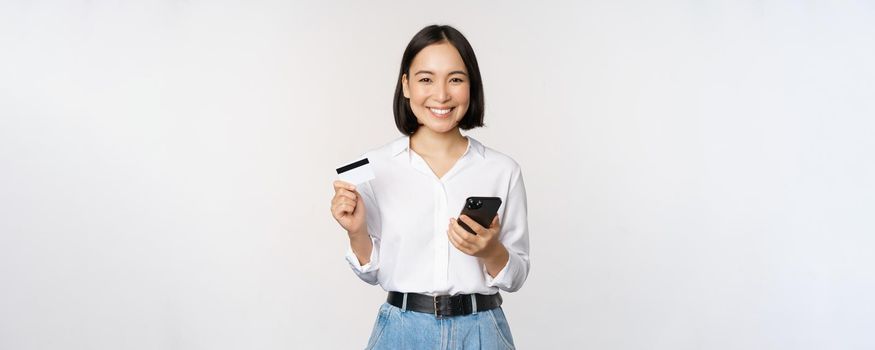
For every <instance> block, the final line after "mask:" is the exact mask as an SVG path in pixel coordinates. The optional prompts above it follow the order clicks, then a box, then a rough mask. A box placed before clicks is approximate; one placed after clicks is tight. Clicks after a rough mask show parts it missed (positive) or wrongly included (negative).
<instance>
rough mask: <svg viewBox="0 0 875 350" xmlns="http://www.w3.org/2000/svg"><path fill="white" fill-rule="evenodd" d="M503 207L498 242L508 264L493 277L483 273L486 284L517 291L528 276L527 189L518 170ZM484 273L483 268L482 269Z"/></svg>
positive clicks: (504, 289)
mask: <svg viewBox="0 0 875 350" xmlns="http://www.w3.org/2000/svg"><path fill="white" fill-rule="evenodd" d="M514 175H515V176H514V177H513V178H515V179H513V180H512V181H511V186H510V191H508V194H507V198H506V201H505V206H504V216H503V218H502V219H503V222H502V223H501V233H499V237H498V240H499V241H500V242H501V243H502V244H504V247H505V248H506V249H507V252H508V255H509V257H508V260H507V264H506V265H505V266H504V268H502V269H501V271H499V272H498V274H497V275H495V278H492V277H491V276H489V274H488V273H487V274H486V284H487V285H488V286H490V287H498V288H499V289H501V290H503V291H506V292H516V291H517V290H519V289H520V287H522V286H523V283H524V282H525V281H526V277H528V275H529V266H530V263H529V224H528V218H527V209H526V188H525V184H524V183H523V176H522V172H521V171H520V170H519V168H517V170H516V172H515V174H514ZM483 268H484V270H485V269H486V267H485V266H484V267H483Z"/></svg>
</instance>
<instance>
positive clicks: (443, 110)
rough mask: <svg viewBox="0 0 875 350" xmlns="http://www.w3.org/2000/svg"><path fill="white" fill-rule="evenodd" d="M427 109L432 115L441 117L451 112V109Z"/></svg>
mask: <svg viewBox="0 0 875 350" xmlns="http://www.w3.org/2000/svg"><path fill="white" fill-rule="evenodd" d="M429 109H430V110H431V111H432V113H434V114H441V115H443V114H447V113H450V110H452V108H450V109H437V108H429Z"/></svg>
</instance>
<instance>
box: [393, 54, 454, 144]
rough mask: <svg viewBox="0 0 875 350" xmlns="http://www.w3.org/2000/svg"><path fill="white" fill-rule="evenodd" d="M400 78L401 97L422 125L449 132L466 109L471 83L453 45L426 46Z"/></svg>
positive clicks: (440, 131)
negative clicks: (402, 93) (408, 102)
mask: <svg viewBox="0 0 875 350" xmlns="http://www.w3.org/2000/svg"><path fill="white" fill-rule="evenodd" d="M409 74H410V76H409V77H408V75H407V74H404V75H403V76H402V77H401V80H402V88H403V90H404V97H407V98H408V99H410V109H411V110H413V114H414V115H415V116H416V119H417V120H418V121H419V123H420V124H422V125H423V126H424V127H426V128H428V129H429V130H431V131H434V132H437V133H445V132H448V131H452V130H454V129H455V128H456V126H457V125H458V124H459V121H461V120H462V117H464V116H465V112H467V111H468V102H469V99H470V92H471V87H470V86H471V85H470V83H469V81H468V71H467V70H466V69H465V62H464V61H462V56H461V55H459V51H458V50H456V48H455V47H453V45H451V44H450V43H448V42H442V43H437V44H432V45H429V46H426V47H425V48H424V49H422V51H419V53H418V54H416V57H414V58H413V62H411V64H410V71H409Z"/></svg>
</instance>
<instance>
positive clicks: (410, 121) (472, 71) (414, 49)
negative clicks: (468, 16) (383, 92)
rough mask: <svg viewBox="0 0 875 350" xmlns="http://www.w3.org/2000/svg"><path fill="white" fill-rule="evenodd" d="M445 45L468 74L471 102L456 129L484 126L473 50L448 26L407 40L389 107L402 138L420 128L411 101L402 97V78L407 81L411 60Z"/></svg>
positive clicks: (480, 84)
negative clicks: (437, 45) (457, 55)
mask: <svg viewBox="0 0 875 350" xmlns="http://www.w3.org/2000/svg"><path fill="white" fill-rule="evenodd" d="M444 41H446V42H448V43H450V45H453V46H454V47H455V48H456V50H458V51H459V55H460V56H462V61H464V62H465V69H466V70H467V71H468V82H469V84H468V86H469V87H470V89H471V90H470V96H471V97H470V100H469V105H468V111H467V112H466V113H465V116H464V117H462V120H460V121H459V128H461V129H462V130H470V129H473V128H476V127H479V126H483V112H484V109H485V104H484V100H483V80H482V79H481V78H480V66H478V65H477V57H476V56H474V49H473V48H471V44H469V43H468V39H465V36H464V35H462V33H460V32H459V31H458V30H456V28H453V27H450V26H447V25H430V26H428V27H425V28H422V30H420V31H419V33H416V35H414V36H413V39H410V43H409V44H407V49H405V50H404V56H403V57H402V58H401V69H400V71H399V72H398V85H397V87H396V88H395V100H394V103H393V104H392V106H393V112H394V113H395V126H397V127H398V130H399V131H401V133H402V134H404V135H413V133H414V132H416V130H417V129H419V126H420V125H422V124H419V121H417V120H416V116H415V115H414V114H413V111H412V110H411V109H410V100H409V99H408V98H406V97H404V89H403V87H402V84H403V82H402V81H401V77H402V76H403V75H404V74H407V77H408V79H411V77H410V64H411V63H412V62H413V58H414V57H416V54H418V53H419V51H422V49H424V48H426V47H427V46H429V45H432V44H438V43H441V42H444Z"/></svg>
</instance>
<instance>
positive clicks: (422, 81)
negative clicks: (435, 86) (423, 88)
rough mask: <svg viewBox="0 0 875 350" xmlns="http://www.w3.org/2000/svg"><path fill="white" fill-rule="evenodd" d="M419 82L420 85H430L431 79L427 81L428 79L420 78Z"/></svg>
mask: <svg viewBox="0 0 875 350" xmlns="http://www.w3.org/2000/svg"><path fill="white" fill-rule="evenodd" d="M419 82H420V83H430V82H431V79H429V78H422V79H419Z"/></svg>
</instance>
